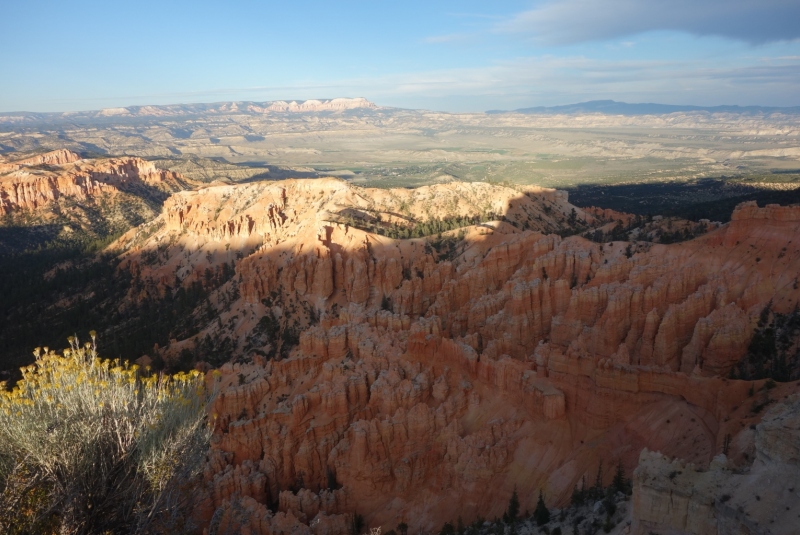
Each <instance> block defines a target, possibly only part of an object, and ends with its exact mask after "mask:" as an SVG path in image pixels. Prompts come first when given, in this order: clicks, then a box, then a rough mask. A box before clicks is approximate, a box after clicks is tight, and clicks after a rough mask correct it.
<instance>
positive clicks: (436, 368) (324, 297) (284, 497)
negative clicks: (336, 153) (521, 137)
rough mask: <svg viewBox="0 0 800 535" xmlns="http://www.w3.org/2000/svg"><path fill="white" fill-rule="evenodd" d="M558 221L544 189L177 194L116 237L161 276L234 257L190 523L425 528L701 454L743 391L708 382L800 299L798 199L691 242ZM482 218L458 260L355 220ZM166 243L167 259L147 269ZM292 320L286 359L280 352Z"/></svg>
mask: <svg viewBox="0 0 800 535" xmlns="http://www.w3.org/2000/svg"><path fill="white" fill-rule="evenodd" d="M545 206H547V207H548V208H547V209H546V210H545V208H544V207H545ZM571 210H572V207H571V205H569V204H568V202H567V199H566V197H565V196H560V195H558V194H556V193H555V192H552V191H549V190H541V191H529V192H518V191H515V190H511V189H508V188H501V187H497V186H489V185H487V184H447V185H440V186H433V187H428V188H419V189H417V190H413V191H411V190H371V189H362V188H357V187H353V186H351V185H348V184H346V183H344V182H342V181H338V180H327V179H324V180H318V181H300V180H297V181H295V180H288V181H283V182H280V183H267V184H252V185H242V186H217V187H210V188H206V189H203V190H199V191H194V192H185V193H180V194H177V195H174V196H173V197H172V198H171V199H170V200H169V201H168V202H167V204H166V205H165V211H164V213H163V214H162V216H161V218H160V222H161V223H162V225H160V226H158V227H157V229H156V230H155V231H154V232H152V231H151V230H147V229H138V230H136V231H132V232H131V233H129V234H128V235H126V236H125V237H123V239H122V240H120V242H119V243H118V244H117V246H118V247H120V248H122V249H123V250H125V251H126V252H125V253H124V255H123V257H124V259H125V260H124V264H123V265H124V266H128V267H129V268H131V269H134V268H135V269H136V270H137V274H138V276H139V277H140V278H141V279H142V280H150V281H153V284H154V285H167V284H174V283H175V274H176V273H177V274H178V283H180V284H188V283H189V282H190V281H193V280H200V279H201V274H202V272H203V269H204V267H205V266H206V265H213V264H214V263H219V262H228V261H233V260H236V258H237V256H241V258H240V259H238V260H236V261H235V266H236V267H235V270H236V275H235V276H234V278H233V279H232V280H231V281H230V282H229V283H228V284H226V285H225V286H224V287H222V288H220V289H219V290H218V291H217V292H216V293H215V294H214V295H213V296H212V302H213V304H214V306H216V307H217V310H218V313H219V319H218V320H217V321H215V322H213V323H212V324H210V325H209V326H208V327H207V328H206V329H205V330H204V331H203V332H201V333H200V334H199V335H198V336H197V339H199V338H201V337H204V336H206V335H208V336H209V337H221V336H229V337H231V338H233V339H235V340H237V341H238V348H239V349H238V350H239V351H241V352H243V353H244V354H246V355H248V356H249V357H250V363H249V364H236V365H226V366H225V367H223V368H222V369H221V374H222V375H221V377H220V378H217V379H212V378H211V377H209V381H219V385H218V386H219V388H220V392H221V393H220V395H219V397H218V398H217V400H216V401H215V404H214V407H213V411H214V413H215V414H216V416H217V420H216V422H217V424H216V425H217V427H216V429H215V439H214V443H213V448H212V455H211V457H210V461H209V464H208V466H207V467H206V469H205V481H206V486H207V489H206V491H205V493H204V498H203V504H204V505H203V506H202V507H200V508H199V509H198V518H200V519H201V520H202V522H205V523H209V524H208V525H210V523H213V522H215V521H216V520H215V518H216V519H219V518H224V519H226V520H225V521H226V522H228V523H229V524H228V525H230V526H234V525H236V526H240V527H242V529H244V528H243V526H256V525H258V526H261V527H258V528H255V527H251V528H248V529H251V530H253V531H252V532H253V533H270V532H271V531H270V530H273V529H276V528H274V527H270V526H271V524H269V523H268V522H267V520H264V519H267V518H268V517H269V518H279V515H283V516H280V518H281V520H280V522H289V520H287V519H289V518H292V519H294V520H293V521H296V522H297V529H301V530H305V529H312V530H313V529H314V525H315V524H314V521H315V520H314V519H316V518H320V516H319V515H322V514H324V518H326V519H333V520H326V522H332V523H333V524H335V525H346V520H347V518H349V517H348V516H347V515H352V514H354V513H358V514H362V515H364V516H365V518H366V521H367V523H368V525H370V526H378V525H381V526H386V528H387V529H389V528H393V527H395V526H396V525H397V524H398V523H400V522H403V521H405V522H406V523H408V524H409V525H410V526H412V529H423V530H428V531H430V530H435V529H439V528H440V526H441V525H442V523H444V522H445V521H452V520H453V519H457V518H458V517H459V516H460V517H462V519H463V520H465V521H471V520H474V519H475V517H476V516H477V515H478V514H480V515H482V516H483V517H492V516H497V515H500V514H502V512H503V511H504V510H505V508H506V506H507V503H508V498H509V496H510V495H511V492H512V491H513V489H514V488H515V487H516V488H517V489H518V492H519V495H520V500H521V502H522V508H523V509H525V508H529V509H532V508H533V507H534V505H535V500H536V498H537V496H538V491H539V490H542V491H544V493H545V494H546V495H547V496H548V497H549V498H548V500H550V501H552V502H553V503H562V502H563V501H564V500H567V499H568V497H569V494H570V493H571V491H572V489H573V487H574V485H575V484H576V483H577V482H578V481H579V480H580V479H581V478H582V477H583V476H587V477H589V478H592V477H594V474H595V473H596V470H597V466H598V464H600V463H603V464H604V466H605V471H606V473H609V474H611V473H612V472H613V470H612V469H611V468H610V467H611V466H612V465H615V464H616V463H617V462H618V461H622V462H623V464H625V465H626V466H627V467H628V468H629V469H631V468H632V467H633V466H634V465H635V464H636V462H637V460H638V457H639V451H640V450H641V449H642V448H644V447H647V448H649V449H657V450H659V451H661V452H662V453H664V454H666V455H669V456H672V457H679V458H683V459H686V460H688V461H690V462H694V463H696V465H697V466H700V465H703V464H705V463H708V462H709V461H711V459H712V458H713V457H714V456H715V455H717V454H718V453H719V452H720V450H721V444H722V442H723V437H724V435H725V434H727V433H728V432H729V429H728V427H729V426H730V425H731V424H730V423H728V422H726V418H730V416H731V414H733V413H734V411H735V408H737V407H739V406H741V405H742V403H743V401H744V399H746V397H747V389H748V387H749V383H744V382H741V381H730V380H727V379H723V378H721V377H726V376H727V375H728V371H729V370H730V368H731V366H732V365H733V364H734V363H736V362H737V361H738V360H739V359H740V358H741V357H742V355H744V352H745V351H746V349H747V344H748V343H749V341H750V337H751V333H752V327H753V326H754V324H755V322H756V320H757V317H758V315H759V313H760V312H761V310H762V309H763V307H764V306H765V304H766V303H767V302H769V301H770V300H772V303H773V307H775V309H776V310H791V309H792V308H793V307H794V305H795V304H796V303H797V301H798V297H800V292H798V290H797V288H796V287H795V284H794V277H795V276H796V275H795V274H796V273H797V271H798V267H800V243H793V241H796V240H792V238H793V233H792V232H790V231H789V230H788V227H786V224H785V221H784V219H786V217H788V216H786V214H784V213H783V212H782V211H781V210H787V211H789V212H791V211H792V210H793V208H785V209H777V208H772V209H770V210H771V212H770V214H771V215H770V216H769V217H749V216H747V215H746V214H747V213H748V212H747V211H748V210H750V208H748V207H747V206H743V207H740V208H739V209H738V210H737V214H736V217H735V218H734V221H733V222H732V223H731V224H729V225H727V226H723V227H721V228H719V229H717V230H714V231H712V232H710V233H708V234H706V235H704V236H702V237H700V238H697V239H695V240H692V241H688V242H684V243H680V244H675V245H669V246H666V245H651V244H635V243H634V244H630V245H631V248H630V249H628V250H627V251H626V249H627V245H628V244H627V243H624V242H623V243H619V242H617V243H605V244H602V245H600V244H596V243H593V242H589V241H587V240H584V239H583V238H580V237H577V236H573V237H570V238H560V237H559V236H557V235H555V234H552V233H548V231H549V230H551V229H554V228H556V227H557V226H558V225H565V224H567V222H568V220H569V215H570V213H571ZM487 211H494V212H496V213H498V214H506V215H505V219H506V221H494V222H486V223H483V224H479V225H471V226H469V227H466V228H464V229H463V230H462V235H463V240H461V241H458V237H457V232H456V231H451V232H450V233H449V236H452V237H453V239H454V240H453V241H456V242H457V243H456V244H455V245H454V246H453V248H447V249H445V248H444V246H443V243H444V242H445V238H446V237H447V236H446V235H443V236H442V237H441V239H440V238H439V237H438V236H431V237H429V238H428V239H426V238H419V239H411V240H393V239H389V238H387V237H384V236H379V235H376V234H371V233H369V232H365V231H363V230H360V229H359V228H355V226H358V225H362V224H364V222H369V223H370V224H373V225H374V224H388V225H393V224H395V223H398V224H400V223H399V222H400V221H403V222H405V223H404V224H413V223H414V222H421V221H426V220H428V219H429V218H430V217H431V214H440V215H439V216H440V217H443V216H451V217H454V216H458V217H465V216H470V217H471V216H472V215H474V214H480V213H485V212H487ZM739 212H741V213H739ZM509 213H514V214H520V216H521V217H520V219H519V222H518V223H517V224H516V225H512V224H510V223H509V222H508V220H509V219H510V218H509V216H508V215H507V214H509ZM576 213H577V214H578V216H579V217H580V218H581V219H582V220H587V221H590V220H591V218H592V216H591V215H590V214H586V213H584V212H580V211H578V209H576ZM758 213H760V212H758ZM343 214H345V215H346V216H347V217H346V218H345V217H344V216H343ZM522 214H526V215H525V216H522ZM601 223H602V222H601ZM732 236H737V238H736V239H733V238H732ZM737 241H738V242H739V243H738V244H737V243H736V242H737ZM156 244H169V247H171V248H173V249H174V251H175V252H176V253H175V254H172V253H170V249H167V250H166V251H164V252H163V253H159V254H163V255H164V258H165V260H163V261H160V262H157V263H155V264H152V263H151V265H148V264H147V262H144V260H143V255H147V254H148V251H151V250H157V245H156ZM181 251H190V252H191V253H190V254H189V255H188V256H187V254H186V253H183V254H180V252H181ZM187 261H188V263H189V268H188V269H187V267H186V263H187ZM234 290H235V291H234ZM264 318H266V322H265V321H264ZM264 325H267V326H268V327H269V326H271V327H269V329H271V330H268V331H263V329H264V328H266V327H264ZM292 329H294V332H296V334H297V339H296V346H295V347H294V349H292V350H291V351H276V348H277V347H278V346H280V347H282V348H286V347H290V344H291V341H290V340H291V337H290V336H287V332H288V333H291V330H292ZM266 332H269V333H271V334H269V335H264V336H261V334H259V333H262V334H263V333H266ZM270 336H271V338H270ZM254 340H259V342H258V343H256V342H254ZM287 340H289V341H287ZM193 343H194V342H193V340H185V341H180V342H177V343H176V344H175V347H174V348H172V349H168V350H162V356H163V357H164V358H169V351H179V350H180V349H181V348H183V347H191V344H193ZM281 355H282V357H281ZM219 489H223V490H219ZM445 489H446V492H445ZM454 489H455V490H454ZM234 510H235V511H236V515H233V512H232V511H234ZM215 511H216V512H215ZM270 511H271V512H270ZM219 515H221V516H219ZM269 515H273V516H269ZM257 519H261V520H257ZM273 521H274V520H269V522H273ZM237 522H238V524H237ZM259 522H261V524H259ZM330 529H334V528H330Z"/></svg>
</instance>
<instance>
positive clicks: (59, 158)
mask: <svg viewBox="0 0 800 535" xmlns="http://www.w3.org/2000/svg"><path fill="white" fill-rule="evenodd" d="M80 159H81V157H80V156H79V155H78V154H76V153H74V152H72V151H70V150H66V149H59V150H54V151H50V152H45V153H44V154H37V155H36V156H31V157H29V158H23V159H21V160H14V161H12V162H7V161H5V160H2V159H0V174H3V173H8V172H10V171H16V170H17V169H21V168H23V167H30V166H36V165H64V164H68V163H74V162H77V161H78V160H80Z"/></svg>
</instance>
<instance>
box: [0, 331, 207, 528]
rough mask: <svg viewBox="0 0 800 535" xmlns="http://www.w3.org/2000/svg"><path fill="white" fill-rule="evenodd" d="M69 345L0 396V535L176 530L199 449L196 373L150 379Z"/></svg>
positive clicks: (201, 403) (201, 392)
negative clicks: (0, 466)
mask: <svg viewBox="0 0 800 535" xmlns="http://www.w3.org/2000/svg"><path fill="white" fill-rule="evenodd" d="M91 334H92V342H91V343H87V344H86V345H84V346H83V347H81V346H80V345H79V343H78V341H77V339H75V338H73V337H70V348H68V349H65V350H64V351H63V353H62V354H58V353H56V352H55V351H52V350H48V348H44V351H42V350H40V349H38V348H37V349H36V351H35V352H34V355H35V356H36V362H35V363H34V364H33V365H31V366H28V367H25V368H23V369H22V379H21V380H20V381H19V382H18V383H17V384H16V386H15V387H14V388H13V390H11V391H7V390H6V389H4V388H0V459H2V461H3V462H2V463H0V465H2V468H0V492H2V497H0V532H3V533H30V532H35V533H75V534H88V533H106V532H113V533H120V532H133V533H144V532H148V531H152V530H165V529H166V530H178V529H180V528H181V527H183V526H185V514H186V513H187V511H188V506H189V503H188V494H187V493H186V492H183V491H184V490H185V488H186V485H187V484H188V483H189V482H190V480H191V479H192V477H193V476H194V475H195V470H197V469H198V467H199V466H200V461H201V460H202V457H203V455H204V454H205V452H206V450H207V448H208V440H209V438H210V431H209V428H208V426H207V425H206V418H205V406H206V405H205V404H206V391H205V387H204V384H203V380H202V376H201V374H200V373H199V372H196V371H193V372H191V373H179V374H177V375H174V376H169V375H160V376H159V375H154V374H149V373H147V371H146V370H141V369H140V368H139V367H138V366H136V365H129V364H128V363H121V362H119V361H114V362H111V361H109V360H103V359H101V358H99V357H98V354H97V347H96V342H95V337H94V333H91Z"/></svg>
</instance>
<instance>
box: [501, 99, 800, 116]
mask: <svg viewBox="0 0 800 535" xmlns="http://www.w3.org/2000/svg"><path fill="white" fill-rule="evenodd" d="M678 112H708V113H752V114H763V113H785V114H789V115H800V106H794V107H788V108H779V107H773V106H681V105H673V104H654V103H649V102H648V103H641V104H629V103H627V102H617V101H616V100H590V101H588V102H579V103H577V104H566V105H563V106H536V107H533V108H520V109H518V110H512V111H506V110H489V111H487V112H486V113H491V114H498V113H526V114H542V115H556V114H577V113H602V114H604V115H661V114H666V113H678Z"/></svg>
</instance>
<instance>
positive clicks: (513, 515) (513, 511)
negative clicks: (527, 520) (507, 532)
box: [504, 488, 519, 523]
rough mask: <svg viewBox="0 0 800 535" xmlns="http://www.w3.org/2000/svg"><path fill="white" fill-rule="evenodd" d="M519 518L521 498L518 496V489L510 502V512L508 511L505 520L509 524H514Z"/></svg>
mask: <svg viewBox="0 0 800 535" xmlns="http://www.w3.org/2000/svg"><path fill="white" fill-rule="evenodd" d="M517 516H519V496H517V489H516V488H514V492H513V493H512V494H511V499H510V500H508V510H507V511H506V514H505V518H504V520H505V521H506V522H508V523H513V522H515V521H516V520H517Z"/></svg>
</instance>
